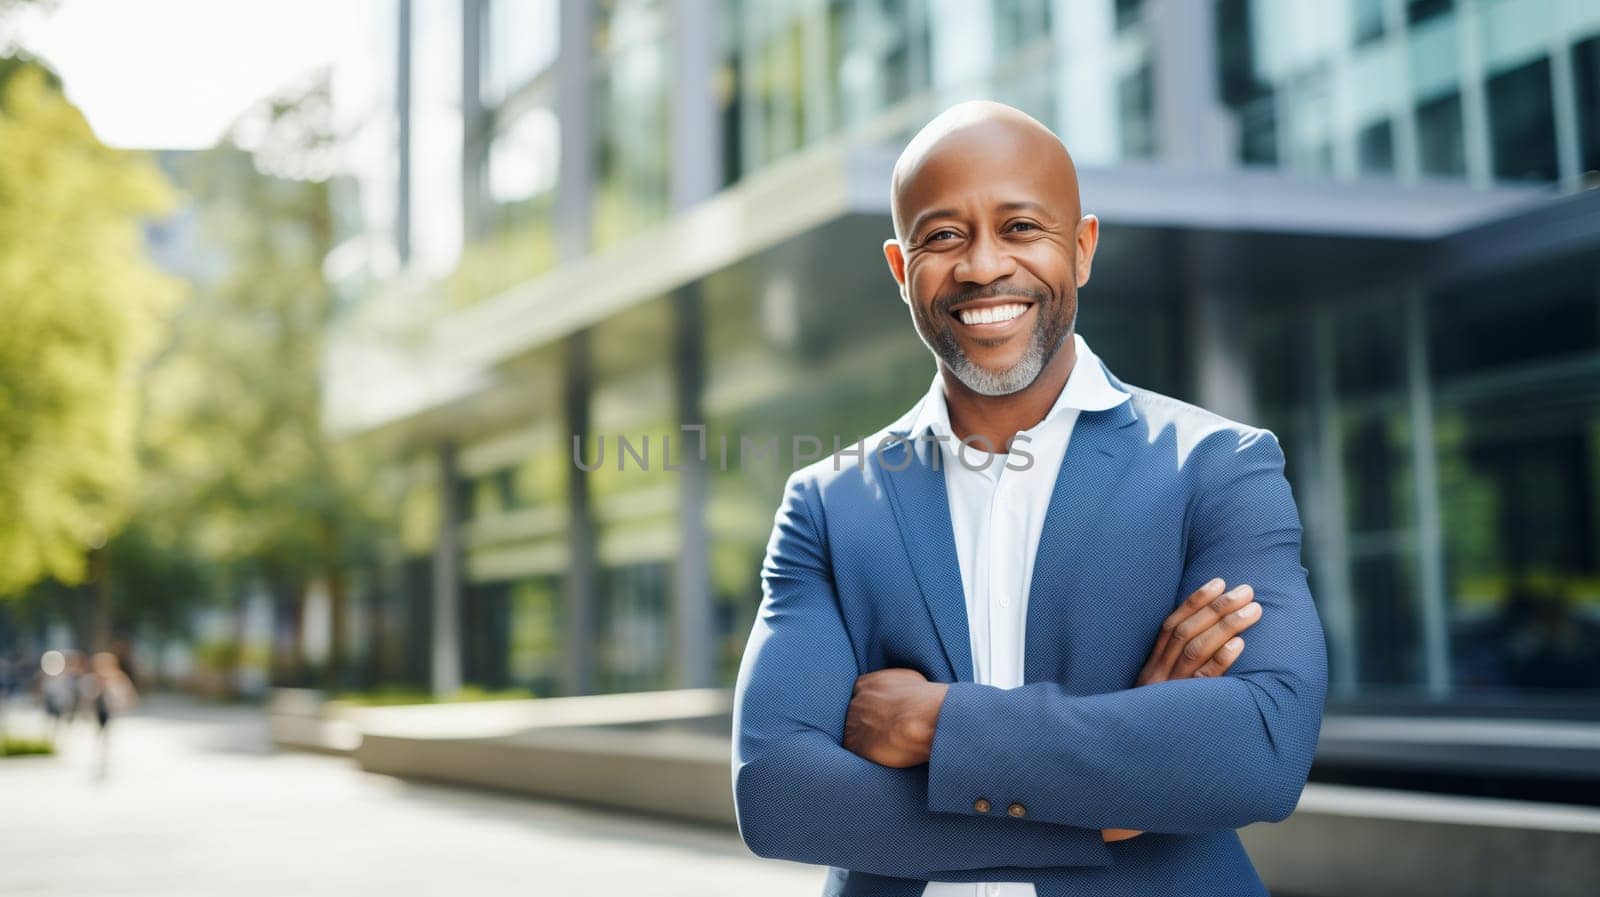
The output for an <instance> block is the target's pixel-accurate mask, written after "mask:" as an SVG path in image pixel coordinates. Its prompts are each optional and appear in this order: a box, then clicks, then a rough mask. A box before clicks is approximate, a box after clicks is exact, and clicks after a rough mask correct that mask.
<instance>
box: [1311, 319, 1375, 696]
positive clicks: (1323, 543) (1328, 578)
mask: <svg viewBox="0 0 1600 897" xmlns="http://www.w3.org/2000/svg"><path fill="white" fill-rule="evenodd" d="M1334 350H1335V346H1334V344H1333V316H1332V315H1331V314H1330V313H1329V311H1328V309H1326V308H1320V309H1318V310H1317V311H1316V312H1315V313H1314V315H1313V317H1312V345H1311V356H1312V380H1311V382H1312V402H1311V404H1312V407H1313V408H1314V409H1315V413H1316V420H1317V424H1316V428H1315V429H1316V434H1317V435H1316V440H1317V452H1316V454H1315V455H1314V456H1313V457H1315V458H1316V464H1315V465H1313V469H1314V470H1315V472H1316V479H1315V486H1314V488H1313V491H1312V495H1314V496H1315V498H1316V500H1315V501H1313V502H1311V503H1310V507H1306V508H1303V509H1302V510H1303V512H1306V513H1307V514H1308V516H1309V517H1310V518H1311V519H1310V521H1308V522H1309V523H1311V524H1312V532H1313V538H1314V539H1315V544H1316V551H1315V553H1313V555H1312V559H1311V562H1312V564H1313V565H1314V566H1315V568H1316V572H1317V585H1318V591H1317V594H1316V599H1317V606H1318V607H1319V608H1321V610H1322V619H1323V625H1324V627H1325V629H1326V630H1327V636H1328V643H1329V653H1330V657H1329V663H1330V665H1331V666H1332V667H1333V670H1332V674H1333V682H1332V683H1331V690H1332V692H1333V693H1334V694H1335V695H1337V696H1340V697H1350V696H1353V695H1354V694H1355V693H1356V690H1357V683H1359V682H1360V679H1361V655H1360V653H1359V652H1357V651H1356V608H1355V599H1354V597H1353V596H1354V592H1355V590H1354V587H1353V586H1352V585H1351V582H1350V538H1349V534H1350V523H1349V519H1348V518H1347V516H1346V514H1345V480H1344V459H1343V452H1342V451H1341V448H1342V446H1343V445H1344V435H1343V433H1342V432H1341V428H1340V426H1339V398H1338V390H1337V384H1335V383H1334V361H1335V357H1334Z"/></svg>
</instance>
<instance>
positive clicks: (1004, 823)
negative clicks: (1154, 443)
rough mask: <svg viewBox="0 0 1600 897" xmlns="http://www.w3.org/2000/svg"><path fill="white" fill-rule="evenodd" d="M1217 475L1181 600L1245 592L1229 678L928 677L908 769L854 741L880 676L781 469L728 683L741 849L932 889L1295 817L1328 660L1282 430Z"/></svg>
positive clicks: (794, 485)
mask: <svg viewBox="0 0 1600 897" xmlns="http://www.w3.org/2000/svg"><path fill="white" fill-rule="evenodd" d="M1224 462H1225V463H1223V464H1222V465H1221V466H1222V470H1221V471H1220V472H1219V473H1218V474H1217V475H1216V476H1215V477H1213V478H1212V481H1211V483H1210V485H1209V486H1208V487H1207V488H1204V489H1203V490H1202V491H1201V492H1200V494H1198V495H1197V496H1196V498H1195V501H1194V505H1193V507H1192V508H1191V521H1192V525H1191V530H1190V533H1191V536H1190V544H1189V553H1188V557H1187V558H1186V561H1185V567H1184V573H1183V583H1182V588H1181V591H1180V593H1181V594H1192V593H1194V592H1196V591H1199V590H1200V588H1201V586H1202V585H1203V584H1204V583H1205V582H1206V581H1207V580H1209V579H1211V578H1212V577H1213V576H1222V577H1226V578H1227V579H1228V581H1230V582H1248V583H1250V584H1251V585H1252V586H1253V589H1254V596H1255V599H1256V601H1257V603H1259V604H1260V606H1261V610H1262V613H1261V616H1260V622H1259V623H1258V624H1257V625H1255V626H1254V628H1253V629H1252V632H1251V635H1250V638H1249V640H1248V641H1249V644H1248V646H1247V647H1246V649H1245V650H1244V651H1243V652H1242V653H1241V654H1239V655H1238V656H1237V657H1236V658H1235V659H1234V660H1232V661H1230V662H1232V663H1233V666H1232V668H1231V669H1229V670H1228V673H1229V674H1228V675H1224V676H1217V677H1204V678H1192V679H1168V680H1166V681H1154V682H1153V683H1152V684H1148V685H1143V686H1141V687H1136V688H1130V689H1128V690H1125V691H1118V692H1112V693H1109V694H1101V695H1091V696H1073V695H1069V694H1067V693H1066V691H1065V690H1064V689H1063V688H1062V686H1061V685H1059V684H1058V683H1053V682H1035V683H1030V684H1027V685H1024V686H1021V687H1019V688H1014V689H1001V688H995V687H992V686H985V685H978V684H976V683H971V682H958V683H952V684H950V685H948V686H940V688H941V689H942V694H941V697H940V702H939V706H938V708H937V717H936V726H935V727H934V728H933V730H932V732H931V733H929V739H928V759H927V762H926V763H925V764H921V763H919V764H917V765H909V766H887V765H883V764H881V763H878V762H874V761H873V760H870V759H867V758H866V757H864V756H861V755H859V754H857V753H855V752H853V751H851V750H849V749H847V748H846V747H845V746H844V743H845V723H846V718H847V716H848V715H849V711H850V704H851V697H852V693H853V692H854V691H855V686H856V680H857V678H858V677H860V676H861V675H862V674H863V673H864V672H867V673H870V672H872V671H863V670H860V669H858V668H857V664H856V660H855V654H854V652H853V651H852V649H851V645H850V641H849V638H848V635H847V633H846V631H845V628H844V623H843V619H842V617H841V616H840V610H839V600H838V595H837V594H836V592H835V589H834V584H833V579H832V576H831V574H830V572H829V567H828V561H827V552H826V548H825V545H824V544H823V541H822V538H821V536H820V532H819V529H818V527H817V525H816V523H815V521H816V514H815V511H814V509H813V507H812V501H813V497H812V495H811V493H810V490H809V487H808V485H807V484H806V482H805V481H803V480H801V479H799V478H797V477H796V478H791V480H790V482H789V485H788V487H787V488H786V490H785V495H784V501H783V505H782V507H781V508H780V509H779V511H778V515H777V519H776V522H775V525H774V530H773V535H772V541H771V543H770V544H769V546H768V552H767V559H766V563H765V565H764V567H763V570H762V584H763V591H764V596H763V600H762V604H761V609H760V612H759V614H758V618H757V621H756V624H755V627H754V629H753V630H752V632H751V636H750V642H749V645H748V646H747V648H746V651H745V655H744V660H743V663H742V665H741V667H740V671H739V679H738V684H737V686H736V694H735V705H734V729H735V758H734V759H735V764H734V766H735V769H734V794H735V803H736V808H737V814H738V820H739V828H740V833H741V835H742V836H743V837H744V840H745V843H746V844H747V845H748V846H749V847H750V849H751V850H753V851H754V852H755V853H757V854H758V855H761V856H768V857H780V858H784V859H790V860H796V861H799V862H806V863H814V864H819V865H832V866H839V867H843V868H848V869H857V870H861V871H865V872H873V873H877V874H882V875H893V876H901V877H907V878H922V879H928V878H935V877H938V874H939V873H940V872H949V871H956V870H972V869H983V868H989V867H996V866H1013V867H1025V868H1047V867H1053V866H1105V865H1109V864H1110V862H1111V855H1110V852H1109V850H1108V849H1107V848H1106V846H1105V838H1106V837H1107V835H1104V834H1103V833H1102V829H1110V828H1112V827H1127V828H1131V829H1136V830H1142V831H1152V832H1171V833H1188V832H1200V831H1206V830H1212V829H1221V828H1237V827H1239V826H1242V825H1246V824H1249V823H1251V822H1255V821H1260V820H1273V821H1277V820H1281V819H1284V818H1286V817H1287V816H1288V815H1289V814H1290V812H1292V811H1293V809H1294V806H1295V804H1296V802H1297V801H1298V798H1299V794H1300V791H1301V788H1302V787H1303V786H1304V784H1305V779H1306V774H1307V772H1308V771H1309V769H1310V765H1311V757H1312V754H1313V753H1314V750H1315V746H1316V741H1317V734H1318V731H1319V729H1320V724H1321V716H1322V706H1323V699H1324V695H1325V692H1326V682H1327V671H1326V649H1325V646H1324V642H1323V639H1322V629H1321V626H1320V624H1319V623H1318V621H1317V617H1316V613H1315V609H1314V608H1313V606H1312V602H1311V595H1310V592H1309V589H1308V588H1307V585H1306V580H1305V569H1304V568H1303V567H1302V566H1301V565H1300V532H1301V531H1300V521H1299V516H1298V513H1297V511H1296V509H1295V505H1294V501H1293V497H1292V495H1291V493H1290V489H1289V484H1288V481H1287V480H1286V479H1284V477H1283V454H1282V451H1281V449H1280V448H1279V446H1278V443H1277V439H1276V437H1275V436H1273V434H1272V433H1271V432H1270V431H1267V430H1253V431H1249V432H1248V433H1246V434H1245V435H1244V436H1243V438H1242V439H1241V440H1240V441H1239V443H1238V446H1237V450H1236V452H1234V453H1233V455H1232V457H1229V458H1226V459H1224ZM1191 463H1201V462H1199V461H1194V460H1193V459H1191ZM1158 653H1159V645H1158ZM1148 670H1149V666H1147V671H1148ZM1143 679H1145V676H1144V675H1143V674H1142V675H1141V680H1143ZM980 796H982V797H985V798H986V799H987V800H989V801H991V802H992V803H993V805H994V806H996V807H999V808H1004V807H1007V806H1008V805H1009V804H1011V803H1013V802H1015V803H1020V804H1022V805H1024V806H1025V807H1026V816H1025V818H1011V817H1010V816H1008V815H1006V814H1005V813H1004V811H1003V810H1001V811H1000V812H982V811H980V810H979V809H977V808H975V806H974V803H975V798H977V797H980Z"/></svg>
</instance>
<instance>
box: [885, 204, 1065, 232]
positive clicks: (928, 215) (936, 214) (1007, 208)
mask: <svg viewBox="0 0 1600 897" xmlns="http://www.w3.org/2000/svg"><path fill="white" fill-rule="evenodd" d="M995 209H996V210H997V211H1001V212H1014V211H1016V210H1018V209H1031V210H1033V211H1036V212H1044V211H1048V210H1047V209H1045V207H1044V204H1043V203H1038V202H1034V201H1033V200H1031V199H1013V200H1010V201H1008V202H1003V203H1000V204H999V205H997V206H995ZM957 214H959V213H958V212H957V211H956V210H955V209H934V210H932V211H929V212H923V213H922V214H921V215H918V216H917V217H916V220H914V221H912V222H911V230H910V231H909V233H911V234H913V235H915V234H916V233H917V232H918V231H920V230H921V229H922V225H923V223H924V222H926V221H929V220H932V219H934V218H945V217H954V216H956V215H957Z"/></svg>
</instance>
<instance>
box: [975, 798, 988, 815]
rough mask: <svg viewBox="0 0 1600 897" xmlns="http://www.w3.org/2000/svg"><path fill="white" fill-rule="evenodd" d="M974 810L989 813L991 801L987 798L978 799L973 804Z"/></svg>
mask: <svg viewBox="0 0 1600 897" xmlns="http://www.w3.org/2000/svg"><path fill="white" fill-rule="evenodd" d="M972 809H974V810H977V811H978V812H979V813H987V812H989V799H988V798H986V797H980V798H978V799H977V800H975V801H973V802H972Z"/></svg>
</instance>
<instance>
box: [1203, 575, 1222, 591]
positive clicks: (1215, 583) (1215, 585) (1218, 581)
mask: <svg viewBox="0 0 1600 897" xmlns="http://www.w3.org/2000/svg"><path fill="white" fill-rule="evenodd" d="M1222 586H1223V582H1222V577H1220V576H1219V577H1217V578H1215V579H1213V580H1211V581H1210V582H1208V583H1206V588H1208V589H1210V590H1212V591H1216V590H1217V589H1220V588H1222Z"/></svg>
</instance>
